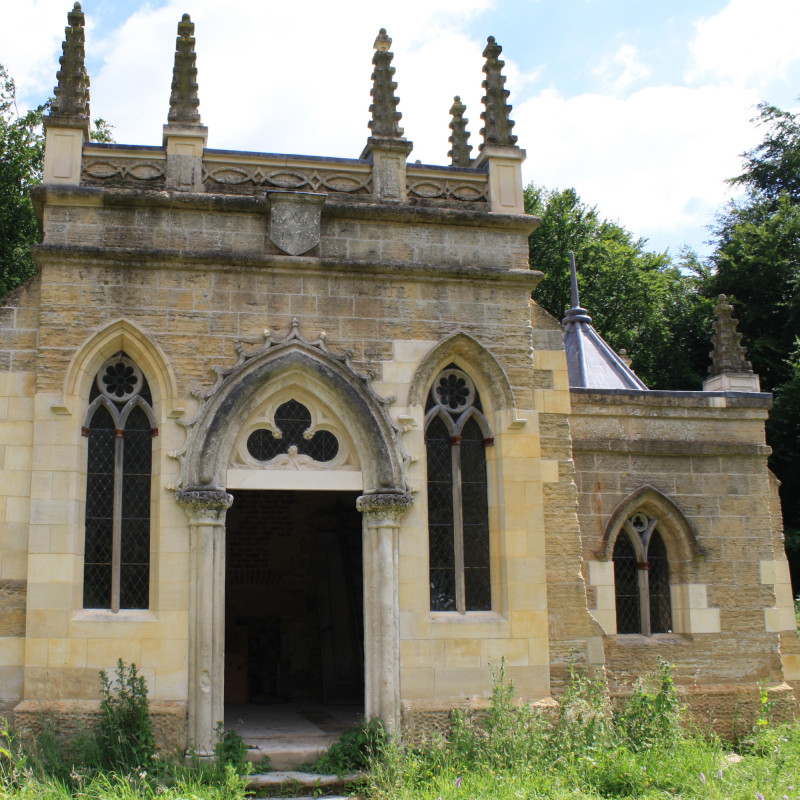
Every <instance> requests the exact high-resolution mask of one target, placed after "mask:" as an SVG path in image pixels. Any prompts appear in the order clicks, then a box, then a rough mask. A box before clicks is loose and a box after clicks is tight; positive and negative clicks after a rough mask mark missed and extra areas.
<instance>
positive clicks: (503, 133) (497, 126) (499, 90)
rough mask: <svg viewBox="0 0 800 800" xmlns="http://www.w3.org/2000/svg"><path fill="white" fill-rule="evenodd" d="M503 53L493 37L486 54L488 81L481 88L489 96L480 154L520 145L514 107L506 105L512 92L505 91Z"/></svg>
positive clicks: (490, 38) (484, 52) (483, 112)
mask: <svg viewBox="0 0 800 800" xmlns="http://www.w3.org/2000/svg"><path fill="white" fill-rule="evenodd" d="M502 52H503V48H502V47H500V45H499V44H497V42H496V41H495V40H494V36H490V37H489V38H488V39H487V43H486V48H485V49H484V51H483V57H484V58H485V59H486V62H485V63H484V65H483V71H484V72H485V73H486V78H485V80H484V81H483V83H482V84H481V86H483V88H484V89H485V90H486V94H485V95H484V96H483V98H482V102H483V105H484V106H485V110H484V111H482V112H481V119H482V120H483V123H484V127H483V128H481V136H483V142H481V145H480V147H479V149H480V150H483V148H484V147H485V146H486V145H491V144H495V145H501V146H506V147H513V146H514V145H516V143H517V137H516V136H514V134H513V133H511V129H512V128H513V127H514V122H513V121H512V119H511V106H510V105H509V104H508V103H507V102H506V101H507V100H508V95H509V92H508V89H506V88H504V87H505V82H506V79H505V76H504V75H503V67H504V66H505V64H506V62H505V61H501V60H500V58H499V56H500V53H502Z"/></svg>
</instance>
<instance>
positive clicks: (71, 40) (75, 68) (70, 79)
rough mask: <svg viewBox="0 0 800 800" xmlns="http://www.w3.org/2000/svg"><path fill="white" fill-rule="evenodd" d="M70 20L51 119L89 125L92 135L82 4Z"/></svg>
mask: <svg viewBox="0 0 800 800" xmlns="http://www.w3.org/2000/svg"><path fill="white" fill-rule="evenodd" d="M67 23H68V25H67V27H66V28H65V29H64V43H63V44H62V52H63V55H62V56H61V58H59V60H58V61H59V64H60V65H61V68H60V69H59V71H58V73H57V75H56V79H57V80H58V85H57V86H56V87H55V89H54V90H53V93H54V94H55V100H54V101H53V104H52V106H51V108H50V114H49V119H50V121H54V120H58V121H60V122H62V123H66V122H72V123H74V124H76V125H79V126H80V127H85V129H86V131H87V135H88V131H89V75H88V73H87V72H86V65H85V63H84V62H85V58H86V54H85V51H84V42H85V36H84V26H85V18H84V15H83V11H82V10H81V4H80V3H75V5H74V6H73V7H72V11H70V12H69V13H68V14H67ZM46 121H47V120H46Z"/></svg>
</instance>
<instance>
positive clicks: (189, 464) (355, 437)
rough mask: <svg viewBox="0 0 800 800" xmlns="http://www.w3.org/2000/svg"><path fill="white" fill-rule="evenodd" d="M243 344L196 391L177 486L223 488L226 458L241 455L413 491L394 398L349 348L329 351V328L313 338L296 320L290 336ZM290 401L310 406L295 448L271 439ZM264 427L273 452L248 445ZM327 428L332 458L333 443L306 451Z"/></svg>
mask: <svg viewBox="0 0 800 800" xmlns="http://www.w3.org/2000/svg"><path fill="white" fill-rule="evenodd" d="M238 350H239V361H238V362H237V363H236V364H234V365H233V366H231V367H229V368H226V369H217V370H216V371H217V381H216V383H215V385H214V386H213V387H212V388H211V389H209V390H208V391H207V392H204V393H199V394H196V396H197V397H198V399H199V400H200V403H201V406H200V409H199V410H198V412H197V414H196V415H195V417H194V418H193V419H191V420H189V421H187V422H185V423H183V424H185V425H186V426H187V428H188V437H187V440H186V444H185V446H184V448H183V449H182V450H181V451H180V452H178V453H176V454H175V455H176V457H177V458H178V459H179V460H180V462H181V476H180V479H179V481H178V483H177V486H176V488H177V489H178V490H179V491H183V492H185V491H190V490H201V489H202V490H224V488H225V484H226V475H227V469H228V466H229V465H230V464H236V465H237V466H239V465H241V462H242V461H244V462H245V463H246V464H247V465H248V466H249V467H253V466H254V464H255V465H258V466H262V467H266V468H279V469H287V468H294V469H316V468H320V467H324V468H325V469H330V468H331V466H333V467H334V468H336V469H351V470H358V469H360V470H361V472H362V474H363V477H364V491H365V494H371V493H392V494H395V493H396V494H405V493H406V492H407V491H408V479H407V475H406V467H407V464H408V461H409V457H408V454H407V453H405V451H404V450H403V448H402V446H401V444H400V439H399V435H400V431H399V428H398V427H397V425H395V423H394V422H393V421H392V419H391V417H390V416H389V413H388V409H387V406H388V405H389V403H390V402H392V400H393V399H394V398H390V399H385V398H381V397H379V396H378V395H377V394H376V393H375V391H374V390H373V389H372V386H371V377H370V376H364V375H360V374H359V373H357V372H356V371H355V370H354V369H353V367H352V365H351V364H350V358H351V355H352V354H351V353H344V354H342V355H336V354H334V353H332V352H330V351H329V350H328V348H327V347H326V345H325V335H324V334H321V335H320V337H319V338H318V339H316V340H314V341H309V340H307V339H304V338H303V337H302V336H300V334H299V331H298V322H297V320H293V321H292V329H291V331H290V332H289V333H288V335H287V336H286V337H285V338H282V339H273V338H272V334H271V333H270V332H269V331H265V340H264V343H263V344H262V345H261V346H260V347H256V348H255V349H254V350H252V351H250V352H246V351H245V350H244V348H243V347H239V348H238ZM288 402H294V403H297V404H300V405H302V406H303V407H304V408H305V412H304V413H306V414H308V418H307V420H306V418H305V417H303V418H302V420H305V421H302V420H301V421H302V425H301V430H300V434H299V435H300V439H297V438H295V439H294V440H293V444H294V446H295V448H296V450H292V449H291V446H290V447H288V448H287V449H286V450H285V451H283V452H277V451H276V450H275V448H274V447H272V444H271V440H274V439H276V438H278V437H274V436H272V433H273V432H274V431H275V430H276V428H279V427H280V426H278V425H277V420H276V417H277V416H278V415H279V411H280V408H281V406H282V405H283V404H284V403H288ZM295 422H297V418H295ZM256 430H261V431H263V433H262V434H260V436H261V438H262V442H261V447H262V450H261V452H262V453H265V454H266V455H267V457H266V458H262V459H259V458H256V455H258V453H259V451H258V449H257V448H254V450H255V455H254V453H253V452H251V451H250V449H249V448H248V447H247V443H248V440H249V438H250V437H251V436H252V435H253V433H254V432H255V431H256ZM325 434H327V437H328V445H330V444H331V440H330V437H334V438H335V440H336V448H337V449H336V453H335V454H334V456H333V457H331V458H329V456H330V453H331V449H330V447H328V448H327V449H325V451H324V455H323V456H320V457H315V453H314V451H313V450H311V451H309V452H310V455H309V452H305V453H304V451H305V450H306V448H305V442H311V441H312V440H313V439H314V436H315V435H316V436H320V435H325ZM281 435H283V433H282V434H281ZM306 437H308V438H306ZM323 438H324V436H323ZM284 456H285V458H284ZM324 458H327V459H328V461H329V463H324V461H323V460H321V459H324ZM314 462H317V463H316V464H315V463H314ZM330 462H332V463H330Z"/></svg>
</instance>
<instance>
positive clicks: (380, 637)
mask: <svg viewBox="0 0 800 800" xmlns="http://www.w3.org/2000/svg"><path fill="white" fill-rule="evenodd" d="M411 503H412V499H411V497H410V496H409V495H405V494H367V495H362V496H361V497H359V498H358V501H357V502H356V508H358V510H359V511H360V512H361V513H362V514H363V515H364V525H363V530H364V535H363V549H364V714H365V716H366V718H367V719H372V718H373V717H380V719H381V720H383V723H384V725H386V727H387V728H388V729H389V730H396V729H397V728H398V727H399V725H400V605H399V602H398V591H399V589H398V541H399V532H400V518H401V517H402V515H403V514H404V513H405V511H406V510H407V509H408V508H409V506H410V505H411Z"/></svg>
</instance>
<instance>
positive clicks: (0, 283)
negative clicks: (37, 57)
mask: <svg viewBox="0 0 800 800" xmlns="http://www.w3.org/2000/svg"><path fill="white" fill-rule="evenodd" d="M49 107H50V100H48V101H47V102H46V103H43V104H42V105H40V106H38V107H37V108H35V109H32V110H30V111H28V112H26V113H25V114H20V113H19V111H18V109H17V93H16V86H15V85H14V80H13V78H12V77H11V76H10V75H9V74H8V71H7V70H6V69H5V67H3V66H2V64H0V297H2V296H3V295H5V294H8V292H10V291H11V290H12V289H15V288H16V287H17V286H19V285H20V284H21V283H23V282H24V281H26V280H27V279H28V278H30V277H31V276H32V275H33V273H34V272H35V268H34V265H33V258H32V256H31V245H33V244H35V243H36V242H38V241H39V227H38V224H37V222H36V214H35V213H34V210H33V203H32V202H31V197H30V189H31V186H34V185H36V184H37V183H39V182H40V181H41V179H42V168H43V166H44V131H43V128H42V121H43V117H44V115H45V114H46V113H47V110H48V108H49ZM112 128H113V126H112V125H109V123H108V122H106V121H105V120H104V119H96V120H94V128H93V130H92V131H91V135H90V137H91V139H92V141H96V142H113V141H114V138H113V135H112V133H111V131H112Z"/></svg>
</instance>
